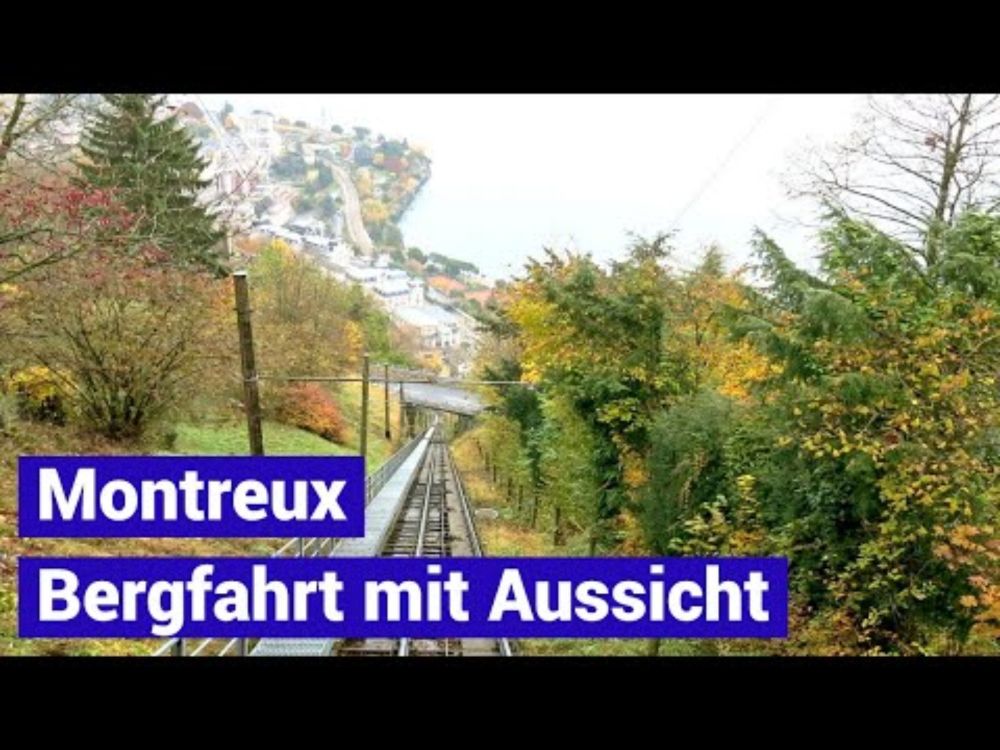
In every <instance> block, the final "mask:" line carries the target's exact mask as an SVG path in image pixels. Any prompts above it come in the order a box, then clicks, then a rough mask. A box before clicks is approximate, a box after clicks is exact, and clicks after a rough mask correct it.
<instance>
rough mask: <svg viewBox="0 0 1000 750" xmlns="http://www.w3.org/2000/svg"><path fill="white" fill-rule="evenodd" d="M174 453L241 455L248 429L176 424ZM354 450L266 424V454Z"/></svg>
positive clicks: (234, 425)
mask: <svg viewBox="0 0 1000 750" xmlns="http://www.w3.org/2000/svg"><path fill="white" fill-rule="evenodd" d="M176 429H177V443H176V445H175V447H174V450H173V452H174V453H183V454H194V455H203V456H240V455H244V456H245V455H247V454H248V453H249V442H248V441H247V426H246V425H245V424H242V423H239V422H233V423H222V424H190V423H182V424H178V425H177V428H176ZM354 452H355V451H354V450H353V449H352V448H349V447H347V446H343V445H337V444H336V443H331V442H330V441H329V440H324V439H323V438H321V437H319V436H318V435H313V434H312V433H310V432H306V431H305V430H300V429H298V428H296V427H289V426H288V425H283V424H279V423H277V422H264V453H265V454H267V455H274V456H346V455H350V454H351V453H354Z"/></svg>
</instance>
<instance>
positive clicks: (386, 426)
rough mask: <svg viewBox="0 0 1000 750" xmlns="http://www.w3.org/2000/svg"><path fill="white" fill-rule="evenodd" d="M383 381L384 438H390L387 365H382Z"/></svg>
mask: <svg viewBox="0 0 1000 750" xmlns="http://www.w3.org/2000/svg"><path fill="white" fill-rule="evenodd" d="M382 372H383V377H384V378H385V382H384V383H383V385H384V386H385V439H386V440H392V427H391V426H390V425H389V365H383V366H382Z"/></svg>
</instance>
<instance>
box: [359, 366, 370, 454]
mask: <svg viewBox="0 0 1000 750" xmlns="http://www.w3.org/2000/svg"><path fill="white" fill-rule="evenodd" d="M360 453H361V457H362V458H363V459H365V461H367V460H368V355H367V354H365V356H364V357H363V358H362V360H361V449H360ZM366 471H367V469H366Z"/></svg>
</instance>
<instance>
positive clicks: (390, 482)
mask: <svg viewBox="0 0 1000 750" xmlns="http://www.w3.org/2000/svg"><path fill="white" fill-rule="evenodd" d="M433 431H434V430H433V428H431V429H429V430H427V432H426V433H424V436H423V437H422V438H421V439H420V442H419V443H417V446H416V448H414V449H413V451H412V452H411V453H410V454H409V455H408V456H407V457H406V458H405V459H404V460H403V462H402V463H401V464H400V465H399V467H398V468H396V470H395V471H394V472H392V475H391V476H390V477H389V478H388V479H387V480H386V481H385V484H384V485H383V486H382V488H381V489H380V490H379V491H378V494H376V495H375V497H373V498H372V499H371V502H370V503H369V504H368V507H367V508H366V509H365V535H364V536H363V537H356V538H353V539H344V540H343V541H341V542H340V543H339V544H337V545H336V546H335V547H334V548H333V550H332V552H331V553H330V557H374V556H376V555H378V553H379V550H381V549H382V547H383V545H384V544H385V540H386V537H387V536H388V534H389V531H390V530H391V529H392V527H393V524H394V523H395V521H396V517H397V515H398V514H399V511H400V509H401V508H402V506H403V501H404V500H405V499H406V496H407V495H408V494H409V492H410V488H411V487H412V486H413V483H414V482H415V481H416V479H417V475H418V474H419V468H420V465H421V464H422V463H423V460H424V456H425V455H426V453H427V449H428V446H429V445H430V441H431V434H432V433H433ZM336 643H337V639H336V638H262V639H261V640H260V641H258V642H257V645H256V646H255V647H254V649H253V650H252V651H251V652H250V656H329V655H330V654H331V653H332V652H333V648H334V646H335V645H336Z"/></svg>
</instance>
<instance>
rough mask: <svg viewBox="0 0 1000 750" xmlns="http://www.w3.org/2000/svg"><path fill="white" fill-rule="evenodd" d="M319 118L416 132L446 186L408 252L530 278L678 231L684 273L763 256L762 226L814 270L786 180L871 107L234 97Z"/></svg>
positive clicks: (414, 218)
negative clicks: (711, 255) (562, 257)
mask: <svg viewBox="0 0 1000 750" xmlns="http://www.w3.org/2000/svg"><path fill="white" fill-rule="evenodd" d="M204 99H205V100H206V101H207V102H208V103H209V104H210V105H212V104H216V103H218V105H217V106H221V102H222V101H225V100H226V99H228V100H230V101H232V102H233V104H234V105H235V106H236V107H237V109H238V110H243V109H250V108H253V107H264V108H267V109H269V110H270V111H272V112H274V113H275V114H277V115H279V116H280V115H284V116H287V117H289V118H292V119H296V118H302V119H306V120H308V121H309V122H311V123H316V124H319V123H320V122H325V123H326V124H327V125H329V124H330V123H334V122H336V123H340V124H342V125H344V126H351V125H356V124H357V125H365V126H367V127H370V128H372V129H373V130H375V131H378V132H383V133H384V134H386V135H387V136H388V137H397V138H403V137H405V138H408V139H409V141H410V142H411V143H417V144H420V145H422V146H424V147H425V149H426V151H427V152H428V154H429V155H430V156H431V158H432V159H433V164H432V176H431V179H430V181H429V182H428V183H427V184H426V185H425V186H424V188H423V190H422V191H421V194H420V195H419V196H418V197H417V199H416V200H415V201H414V203H413V204H412V206H411V207H410V210H409V211H408V213H407V215H406V216H405V217H404V219H403V222H402V227H401V228H402V230H403V233H404V237H405V240H406V243H407V244H408V245H416V246H418V247H420V248H421V249H422V250H424V251H425V252H439V253H443V254H444V255H449V256H453V257H456V258H460V259H462V260H468V261H471V262H473V263H476V264H477V265H479V266H480V268H481V269H482V270H483V271H484V272H486V273H487V274H489V275H491V276H494V277H504V276H508V275H510V274H511V273H516V272H518V271H520V269H521V268H522V267H523V264H524V262H525V260H526V258H528V257H529V256H539V255H540V254H541V252H542V248H543V247H544V246H552V247H555V248H565V247H569V248H574V249H577V250H583V251H588V252H591V253H592V254H593V255H594V256H595V257H597V258H598V259H608V258H613V257H616V256H621V254H622V253H623V251H624V249H625V248H626V246H627V244H628V232H630V231H632V232H637V233H640V234H645V235H651V234H653V233H655V232H657V231H666V230H670V229H672V228H677V229H678V232H677V234H676V238H675V245H676V246H677V248H678V249H677V258H678V263H679V264H680V265H682V266H685V265H690V264H691V263H693V262H694V260H695V258H696V257H697V256H698V254H699V252H700V250H701V248H703V247H704V246H705V245H706V244H708V243H710V242H718V243H719V244H721V246H722V247H723V249H724V250H725V252H726V254H727V256H728V258H729V260H730V263H731V264H736V263H739V262H741V261H743V260H745V259H747V258H748V256H749V251H750V248H749V241H750V238H751V234H752V231H753V228H754V227H755V226H759V227H760V228H762V229H764V230H765V231H768V232H769V233H772V234H773V235H774V236H775V237H776V238H777V239H778V240H779V241H780V242H781V243H782V244H783V245H784V246H785V248H786V250H787V251H788V252H789V254H790V255H791V256H792V257H793V258H795V259H796V260H799V261H801V262H804V263H807V264H810V261H811V258H812V256H813V254H814V243H812V242H811V240H810V237H811V234H812V232H811V230H809V229H807V228H804V227H802V226H801V225H800V222H801V221H802V220H804V219H806V218H808V217H810V216H811V214H812V210H811V207H810V206H807V205H804V204H802V203H796V202H791V201H790V200H789V199H788V198H787V197H786V195H785V190H784V188H783V186H782V182H781V179H780V177H781V173H782V172H783V171H785V170H786V169H788V168H789V166H790V164H791V162H790V159H791V157H792V156H793V154H794V153H795V152H796V151H797V150H799V149H801V148H803V147H804V146H805V145H806V144H807V143H808V142H810V141H813V142H828V141H829V140H831V139H834V138H840V137H843V136H844V135H846V134H847V132H848V131H849V128H850V126H851V123H852V118H853V116H854V114H855V113H856V112H857V110H858V108H859V105H860V103H861V98H860V97H853V96H851V97H848V96H831V95H824V96H818V95H809V96H793V95H783V96H750V95H734V96H715V95H711V96H709V95H705V96H690V95H684V96H679V95H656V96H632V95H627V96H626V95H600V96H589V95H572V96H569V95H399V96H388V95H377V96H376V95H372V96H364V95H317V96H307V95H280V96H279V95H239V96H237V95H233V96H228V97H226V96H215V97H207V96H206V97H204Z"/></svg>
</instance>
